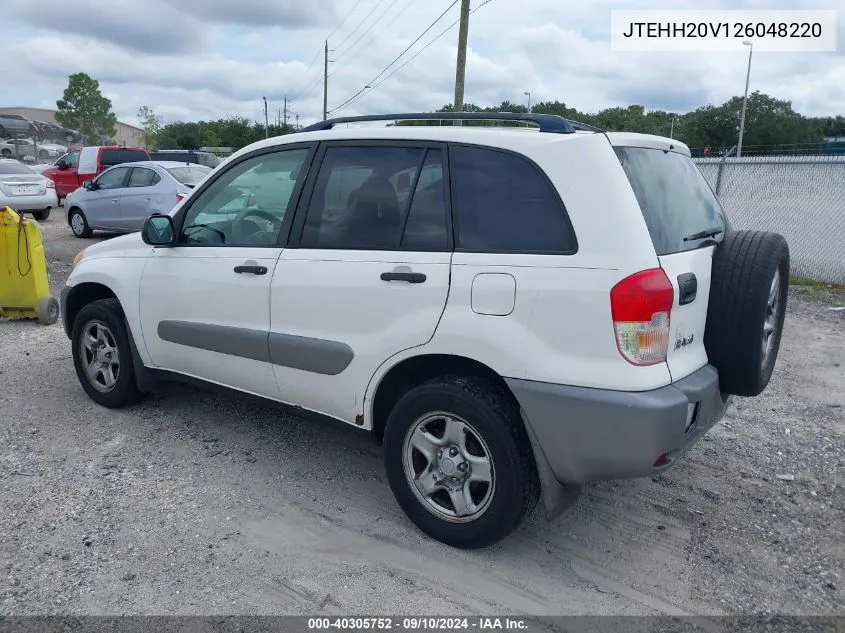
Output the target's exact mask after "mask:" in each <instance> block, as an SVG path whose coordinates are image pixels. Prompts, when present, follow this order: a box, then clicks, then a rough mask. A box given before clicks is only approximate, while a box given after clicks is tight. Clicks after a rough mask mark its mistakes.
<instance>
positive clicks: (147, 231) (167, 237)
mask: <svg viewBox="0 0 845 633" xmlns="http://www.w3.org/2000/svg"><path fill="white" fill-rule="evenodd" d="M175 236H176V232H175V231H174V229H173V218H171V217H170V216H169V215H160V214H158V213H156V214H153V215H151V216H150V217H148V218H147V219H146V220H144V228H142V229H141V239H143V240H144V243H145V244H149V245H150V246H171V245H173V244H175V243H176V237H175Z"/></svg>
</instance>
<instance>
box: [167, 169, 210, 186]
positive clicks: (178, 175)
mask: <svg viewBox="0 0 845 633" xmlns="http://www.w3.org/2000/svg"><path fill="white" fill-rule="evenodd" d="M167 171H168V173H169V174H170V175H171V176H173V177H174V178H175V179H176V180H178V181H179V182H181V183H182V184H183V185H188V186H189V187H193V186H194V185H196V184H197V183H199V181H200V180H202V179H203V178H205V177H206V176H207V175H208V174H209V173H211V169H209V168H208V167H204V166H202V165H185V166H184V167H168V168H167Z"/></svg>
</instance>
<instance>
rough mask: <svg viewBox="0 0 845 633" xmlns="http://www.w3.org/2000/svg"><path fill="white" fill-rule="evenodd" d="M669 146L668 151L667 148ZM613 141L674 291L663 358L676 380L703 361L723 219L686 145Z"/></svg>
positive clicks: (703, 362) (691, 371)
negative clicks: (641, 145) (711, 277)
mask: <svg viewBox="0 0 845 633" xmlns="http://www.w3.org/2000/svg"><path fill="white" fill-rule="evenodd" d="M670 147H671V148H673V149H670ZM675 148H677V146H672V145H670V143H669V140H668V139H667V140H666V143H665V148H661V147H659V143H656V142H655V141H653V140H650V142H649V146H647V147H639V146H627V145H622V146H620V145H615V147H614V149H615V151H616V154H617V156H618V157H619V160H620V161H621V163H622V167H623V168H624V170H625V174H626V175H627V176H628V180H629V182H630V183H631V187H632V189H633V190H634V195H635V196H636V197H637V201H638V202H639V204H640V209H641V210H642V213H643V218H644V219H645V222H646V225H647V226H648V231H649V234H650V235H651V239H652V242H653V244H654V249H655V251H656V253H657V256H658V260H659V261H660V266H661V267H662V268H663V270H664V271H665V272H666V275H667V277H668V278H669V281H670V282H671V283H672V286H673V287H674V290H675V300H674V305H673V307H672V313H671V316H670V320H669V328H670V329H669V351H668V354H667V356H666V362H667V364H668V366H669V372H670V373H671V375H672V380H673V381H677V380H680V379H681V378H684V377H685V376H688V375H689V374H691V373H693V372H694V371H696V370H698V369H700V368H701V367H703V366H704V365H706V364H707V352H706V351H705V349H704V329H705V327H706V325H707V307H708V300H709V296H710V276H711V269H712V264H713V252H714V250H715V249H716V247H717V246H718V243H719V242H720V241H721V240H722V239H723V238H724V233H725V231H726V230H727V228H728V226H729V225H728V221H727V218H726V216H725V214H724V212H723V210H722V208H721V206H720V205H719V202H718V200H717V199H716V196H715V195H714V194H713V191H712V190H711V189H710V186H709V185H708V184H707V181H706V180H705V179H704V177H703V176H702V175H701V172H699V170H698V168H697V167H696V166H695V163H693V162H692V159H691V158H690V157H689V154H688V153H687V152H688V150H686V148H685V147H683V146H681V148H682V149H677V150H676V149H675Z"/></svg>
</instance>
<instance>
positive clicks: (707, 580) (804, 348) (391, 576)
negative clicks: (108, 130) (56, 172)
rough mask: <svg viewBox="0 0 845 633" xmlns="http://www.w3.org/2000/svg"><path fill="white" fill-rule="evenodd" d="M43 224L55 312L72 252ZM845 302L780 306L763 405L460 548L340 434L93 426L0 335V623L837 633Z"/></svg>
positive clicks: (17, 337)
mask: <svg viewBox="0 0 845 633" xmlns="http://www.w3.org/2000/svg"><path fill="white" fill-rule="evenodd" d="M42 226H43V229H44V232H45V240H46V242H47V252H48V258H49V259H50V263H51V266H52V270H53V277H52V282H53V286H54V290H55V291H56V292H58V290H59V288H60V287H61V284H63V283H64V280H65V279H66V277H67V274H68V272H69V268H70V261H71V259H72V257H73V255H74V254H75V253H76V252H77V251H78V250H79V249H80V248H82V247H83V246H84V245H85V244H86V242H88V241H87V240H86V241H83V240H78V239H76V238H74V237H73V236H72V235H71V233H70V230H69V229H68V228H67V226H66V225H65V224H64V222H63V221H62V215H61V213H58V214H54V215H53V217H51V218H50V220H48V221H47V222H45V223H43V225H42ZM843 302H845V292H837V291H833V290H810V289H800V288H793V289H792V294H791V296H790V304H789V311H788V318H787V323H786V334H785V338H784V341H783V346H782V350H781V355H780V359H779V362H778V367H777V370H776V373H775V376H774V378H773V381H772V383H771V385H770V387H769V389H768V390H767V391H766V392H765V393H764V394H763V395H762V396H761V397H759V398H756V399H749V400H739V401H737V402H736V403H735V405H734V406H732V407H731V409H730V411H729V413H728V416H727V417H726V419H725V421H724V422H723V423H722V424H720V425H718V426H717V427H716V428H715V429H714V430H713V431H712V432H711V433H710V434H709V435H708V436H707V437H705V439H704V440H703V441H702V442H701V443H699V445H698V446H696V447H695V448H694V449H693V450H692V451H691V452H690V453H689V454H688V455H687V456H686V457H685V458H684V459H682V460H681V461H680V462H679V464H678V465H677V466H676V467H675V468H674V469H673V470H671V471H669V472H668V473H666V474H664V475H663V476H660V477H656V478H654V479H642V480H635V481H623V482H608V483H602V484H596V485H592V486H589V487H587V488H586V489H585V491H584V494H583V495H582V496H581V498H580V499H579V500H578V502H577V503H576V504H575V506H574V507H573V508H571V509H570V510H569V511H568V512H567V513H566V514H565V515H564V516H563V517H561V518H560V519H557V520H555V521H554V522H551V523H550V522H547V521H546V520H545V519H543V518H541V517H539V516H538V517H537V518H535V519H534V520H533V521H531V522H529V524H528V525H526V526H524V527H522V528H521V529H520V530H519V531H518V532H517V533H516V534H514V535H513V536H512V537H510V538H509V539H507V540H505V541H504V542H502V543H501V544H499V545H497V546H495V547H493V548H490V549H487V550H484V551H476V552H462V551H455V550H452V549H450V548H448V547H445V546H443V545H441V544H439V543H437V542H434V541H432V540H430V539H428V538H426V537H424V536H422V535H421V534H420V533H419V532H418V531H417V530H416V529H415V528H414V526H413V525H412V524H411V523H410V522H409V521H408V520H407V519H406V518H405V517H404V515H403V514H402V512H401V511H400V510H399V508H398V506H397V505H396V504H395V502H394V501H393V498H392V496H391V493H390V490H389V488H388V485H387V482H386V481H385V478H384V474H383V469H382V465H381V454H380V450H379V448H378V447H377V446H375V445H374V444H373V443H372V442H371V441H370V439H369V438H368V437H366V436H364V435H361V434H360V432H359V431H356V430H354V429H352V428H338V427H335V426H332V425H325V424H321V423H316V422H313V421H310V420H306V419H303V418H298V417H290V416H289V415H287V414H283V413H280V412H279V411H278V410H277V409H276V408H274V407H272V406H268V405H266V404H263V403H256V402H255V401H253V400H249V399H246V398H238V397H233V396H220V395H217V394H211V393H208V392H204V391H200V390H197V389H193V388H189V387H184V386H175V385H174V386H164V387H163V388H161V389H160V390H159V391H158V392H157V393H156V394H154V395H153V396H151V397H150V398H149V399H147V400H146V401H144V402H143V403H141V404H139V405H137V406H134V407H131V408H128V409H125V410H121V411H108V410H106V409H103V408H100V407H98V406H97V405H95V404H94V403H93V402H92V401H91V400H90V399H88V397H87V396H86V395H85V394H84V392H83V391H82V389H81V387H80V386H79V384H78V382H77V379H76V376H75V374H74V371H73V366H72V362H71V356H70V346H69V342H68V340H67V339H66V337H65V335H64V332H63V331H62V329H61V326H60V324H56V325H54V326H50V327H43V326H40V325H38V324H36V323H31V322H2V321H0V374H2V376H0V381H2V382H0V384H2V389H0V615H23V614H301V613H309V614H314V613H326V614H332V613H336V614H341V613H355V614H368V613H369V614H372V613H400V614H401V613H405V614H407V613H424V614H458V613H510V614H534V615H542V614H561V615H563V614H644V615H647V614H669V615H685V614H700V615H716V614H744V613H750V612H777V613H782V614H792V615H807V614H845V608H843V605H845V599H843V596H844V595H845V593H843V592H845V578H843V574H845V571H843V570H845V539H843V538H842V529H843V525H845V495H844V494H843V492H845V409H843V407H844V406H845V389H843V387H845V368H843V365H845V319H839V318H836V317H835V315H834V313H833V312H831V311H829V310H827V307H828V306H832V305H843Z"/></svg>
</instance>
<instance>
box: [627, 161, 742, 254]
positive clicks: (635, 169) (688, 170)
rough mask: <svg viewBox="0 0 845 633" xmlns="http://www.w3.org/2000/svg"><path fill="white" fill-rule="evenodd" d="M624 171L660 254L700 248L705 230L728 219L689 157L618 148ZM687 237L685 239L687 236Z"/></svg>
mask: <svg viewBox="0 0 845 633" xmlns="http://www.w3.org/2000/svg"><path fill="white" fill-rule="evenodd" d="M614 149H615V150H616V155H617V156H618V157H619V160H620V162H621V163H622V168H623V169H624V170H625V175H626V176H628V181H629V182H630V183H631V188H632V189H633V190H634V195H635V196H636V197H637V201H638V202H639V203H640V209H641V210H642V213H643V218H645V223H646V226H648V232H649V234H650V235H651V241H652V243H653V244H654V249H655V251H656V252H657V254H658V255H670V254H672V253H681V252H684V251H688V250H692V249H694V248H697V247H698V246H699V245H701V244H702V243H703V240H706V239H707V240H709V239H716V240H721V239H722V234H721V233H720V234H719V235H717V236H715V238H712V237H701V238H698V239H691V236H693V235H695V234H696V233H700V232H702V231H710V230H716V231H725V230H727V228H728V221H727V218H726V217H725V214H724V211H723V210H722V207H721V206H720V205H719V201H718V200H717V199H716V196H715V195H714V194H713V191H712V190H711V189H710V185H708V184H707V181H706V180H705V179H704V176H702V175H701V172H700V171H698V167H696V166H695V163H693V162H692V159H690V158H689V156H685V155H683V154H679V153H677V152H667V151H664V150H662V149H646V148H640V147H616V148H614ZM685 238H686V239H685Z"/></svg>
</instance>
